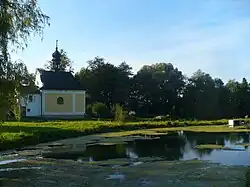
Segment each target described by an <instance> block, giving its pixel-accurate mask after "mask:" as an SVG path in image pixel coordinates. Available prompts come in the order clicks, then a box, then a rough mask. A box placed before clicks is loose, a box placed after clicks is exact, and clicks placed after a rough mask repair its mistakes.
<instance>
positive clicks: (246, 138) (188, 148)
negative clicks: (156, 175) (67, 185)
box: [43, 132, 250, 166]
mask: <svg viewBox="0 0 250 187" xmlns="http://www.w3.org/2000/svg"><path fill="white" fill-rule="evenodd" d="M133 137H135V136H133ZM106 139H112V138H106ZM100 142H102V141H101V140H99V141H98V140H96V141H95V142H92V143H90V144H87V146H86V147H85V146H82V147H83V148H82V149H78V150H77V151H71V150H70V149H69V148H67V151H62V150H63V148H60V147H59V148H57V149H55V151H50V152H47V153H44V154H43V157H45V158H56V159H73V160H83V161H103V160H108V159H117V158H129V159H131V160H133V159H137V158H142V157H160V158H162V159H163V160H167V161H176V160H190V159H199V160H208V161H211V162H214V163H220V164H225V165H245V166H250V134H249V133H207V132H206V133H197V132H171V133H168V134H163V133H158V134H157V133H155V134H153V135H151V136H150V135H148V136H147V137H146V138H145V137H143V136H142V137H141V138H140V137H139V136H137V138H134V139H133V140H132V141H131V140H130V141H124V142H119V141H117V142H115V143H114V142H112V143H110V142H109V141H107V140H106V143H100ZM77 144H78V145H74V146H79V147H81V146H80V144H81V141H79V142H78V143H77ZM197 145H199V146H201V147H198V146H197ZM202 145H204V147H202ZM58 150H60V151H58ZM72 150H73V149H72Z"/></svg>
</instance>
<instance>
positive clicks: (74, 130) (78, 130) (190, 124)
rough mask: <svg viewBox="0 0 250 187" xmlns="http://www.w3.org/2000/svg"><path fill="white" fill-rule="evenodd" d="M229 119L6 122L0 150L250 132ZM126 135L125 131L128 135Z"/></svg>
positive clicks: (0, 138) (0, 131) (0, 133)
mask: <svg viewBox="0 0 250 187" xmlns="http://www.w3.org/2000/svg"><path fill="white" fill-rule="evenodd" d="M225 124H227V120H216V121H186V122H185V121H172V122H170V121H140V122H127V123H125V124H123V125H121V124H119V123H117V122H111V121H50V122H5V123H3V124H1V125H0V150H4V149H10V148H16V147H22V146H26V145H32V144H37V143H43V142H48V141H54V140H59V139H64V138H70V137H77V136H82V135H87V134H94V133H103V132H117V131H123V133H124V131H129V130H130V131H131V130H142V129H148V128H157V129H158V130H159V131H162V132H164V131H173V130H188V131H199V132H231V131H237V132H241V131H250V129H245V128H243V127H238V128H228V127H227V126H226V125H225ZM125 133H126V132H125Z"/></svg>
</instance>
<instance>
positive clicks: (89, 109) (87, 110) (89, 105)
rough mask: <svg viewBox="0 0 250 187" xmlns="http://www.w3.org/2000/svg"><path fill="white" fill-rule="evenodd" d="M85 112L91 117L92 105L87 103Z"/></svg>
mask: <svg viewBox="0 0 250 187" xmlns="http://www.w3.org/2000/svg"><path fill="white" fill-rule="evenodd" d="M86 114H87V116H88V117H92V115H93V114H92V105H91V104H88V105H87V108H86Z"/></svg>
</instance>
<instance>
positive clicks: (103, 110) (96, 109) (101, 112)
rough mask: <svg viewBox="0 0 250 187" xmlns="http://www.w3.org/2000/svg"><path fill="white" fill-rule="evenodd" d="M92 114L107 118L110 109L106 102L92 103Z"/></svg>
mask: <svg viewBox="0 0 250 187" xmlns="http://www.w3.org/2000/svg"><path fill="white" fill-rule="evenodd" d="M92 114H93V115H94V116H95V117H97V118H107V117H109V115H110V111H109V109H108V107H107V106H106V105H105V104H104V103H101V102H96V103H94V104H93V105H92Z"/></svg>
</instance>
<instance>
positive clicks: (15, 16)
mask: <svg viewBox="0 0 250 187" xmlns="http://www.w3.org/2000/svg"><path fill="white" fill-rule="evenodd" d="M48 21H49V17H48V16H47V15H45V14H44V13H43V12H42V11H41V9H40V8H39V7H38V5H37V1H36V0H1V4H0V101H1V102H0V113H1V114H2V115H1V116H0V120H2V119H3V118H4V117H5V114H6V112H8V111H9V109H11V108H13V106H16V105H17V104H18V103H17V102H18V100H17V97H18V93H19V92H20V89H21V87H22V86H21V85H22V82H23V81H24V77H25V76H24V75H27V71H26V70H27V69H26V66H25V65H24V64H23V63H14V62H12V61H11V58H10V55H9V51H10V48H9V47H10V46H13V50H16V49H20V48H21V49H24V47H25V46H27V44H28V39H29V37H30V35H31V34H32V33H34V34H38V35H40V36H42V33H43V29H44V27H45V26H46V25H48V24H49V22H48ZM23 72H24V73H23ZM22 73H23V74H22ZM26 78H27V76H26Z"/></svg>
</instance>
